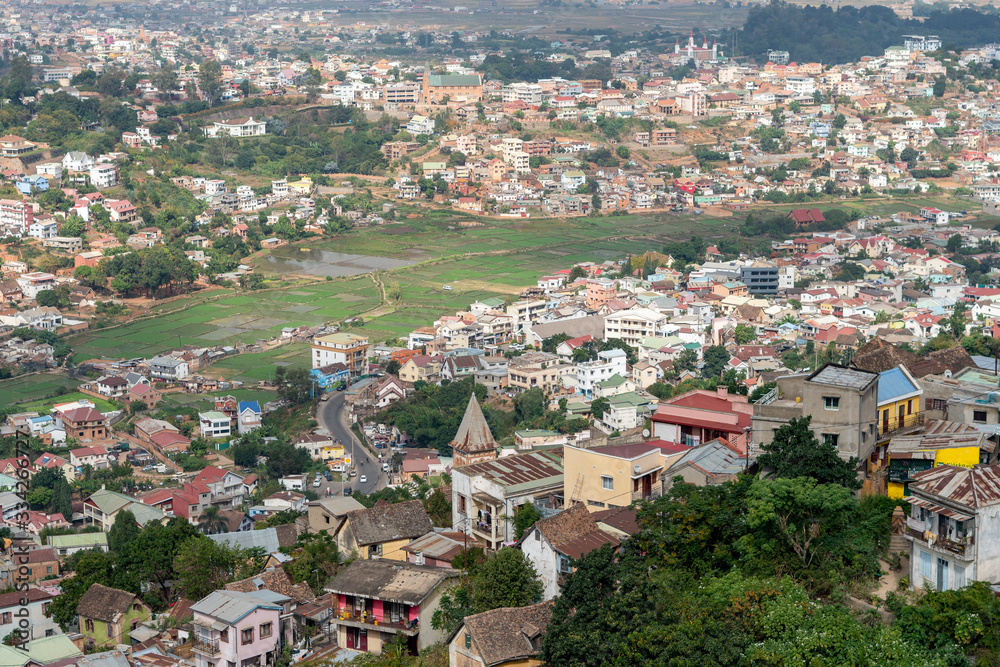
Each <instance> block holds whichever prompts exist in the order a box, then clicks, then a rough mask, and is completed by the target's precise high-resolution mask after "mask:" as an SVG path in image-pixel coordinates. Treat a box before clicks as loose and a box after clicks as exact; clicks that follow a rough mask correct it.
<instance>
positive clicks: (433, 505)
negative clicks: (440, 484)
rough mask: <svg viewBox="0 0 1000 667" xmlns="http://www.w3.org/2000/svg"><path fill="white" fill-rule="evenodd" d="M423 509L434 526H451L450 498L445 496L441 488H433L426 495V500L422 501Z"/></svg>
mask: <svg viewBox="0 0 1000 667" xmlns="http://www.w3.org/2000/svg"><path fill="white" fill-rule="evenodd" d="M424 509H425V510H426V511H427V516H429V517H430V518H431V521H433V522H434V525H435V526H439V527H442V528H449V527H451V498H449V497H448V496H446V495H445V494H444V493H443V492H442V491H441V489H434V491H433V492H432V493H431V495H430V496H428V497H427V500H425V501H424Z"/></svg>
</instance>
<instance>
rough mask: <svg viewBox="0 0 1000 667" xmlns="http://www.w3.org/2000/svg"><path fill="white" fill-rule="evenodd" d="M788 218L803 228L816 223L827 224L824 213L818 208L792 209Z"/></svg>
mask: <svg viewBox="0 0 1000 667" xmlns="http://www.w3.org/2000/svg"><path fill="white" fill-rule="evenodd" d="M788 217H789V218H790V219H791V221H792V222H794V223H795V224H796V225H799V226H803V225H809V224H812V223H814V222H826V218H825V217H823V212H822V211H820V210H819V209H818V208H796V209H792V211H791V213H789V214H788Z"/></svg>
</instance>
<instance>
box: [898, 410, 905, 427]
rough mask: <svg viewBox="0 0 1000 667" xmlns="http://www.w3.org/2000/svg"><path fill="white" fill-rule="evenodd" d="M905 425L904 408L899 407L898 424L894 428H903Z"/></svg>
mask: <svg viewBox="0 0 1000 667" xmlns="http://www.w3.org/2000/svg"><path fill="white" fill-rule="evenodd" d="M905 425H906V406H905V405H901V406H899V423H898V424H896V428H903V426H905Z"/></svg>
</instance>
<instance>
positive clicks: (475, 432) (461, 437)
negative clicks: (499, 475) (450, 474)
mask: <svg viewBox="0 0 1000 667" xmlns="http://www.w3.org/2000/svg"><path fill="white" fill-rule="evenodd" d="M451 449H452V456H453V457H454V464H453V465H454V467H455V468H460V467H462V466H467V465H469V464H470V463H479V462H480V461H493V460H495V459H496V458H497V442H496V440H494V439H493V433H492V432H491V431H490V427H489V424H487V423H486V417H485V416H484V415H483V410H482V408H480V407H479V401H477V400H476V394H475V392H473V394H472V396H471V397H470V398H469V405H468V407H466V408H465V416H463V417H462V423H461V424H460V425H459V427H458V433H456V434H455V438H454V439H453V440H452V441H451Z"/></svg>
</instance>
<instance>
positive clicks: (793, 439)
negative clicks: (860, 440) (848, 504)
mask: <svg viewBox="0 0 1000 667" xmlns="http://www.w3.org/2000/svg"><path fill="white" fill-rule="evenodd" d="M811 421H812V416H811V415H807V416H805V417H799V418H796V419H792V420H791V421H789V422H788V423H787V424H782V425H781V426H780V427H779V428H778V430H777V431H775V432H774V439H773V440H772V441H771V442H770V443H768V444H766V445H764V446H763V450H764V453H763V454H761V455H760V456H759V457H758V458H757V461H758V462H759V463H760V465H761V466H763V467H764V468H773V469H774V474H775V476H776V477H786V478H797V477H811V478H812V479H814V480H816V481H817V482H819V483H820V484H839V485H840V486H843V487H845V488H847V489H853V490H856V489H860V488H861V482H860V481H859V480H858V476H857V467H858V459H857V458H856V457H851V458H849V459H847V460H846V461H845V460H844V459H842V458H841V457H840V455H839V454H838V452H837V446H836V445H835V444H834V443H833V440H832V439H828V440H826V441H825V442H822V443H821V442H819V441H818V440H817V439H816V436H815V435H814V434H813V432H812V429H810V428H809V424H810V422H811Z"/></svg>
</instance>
